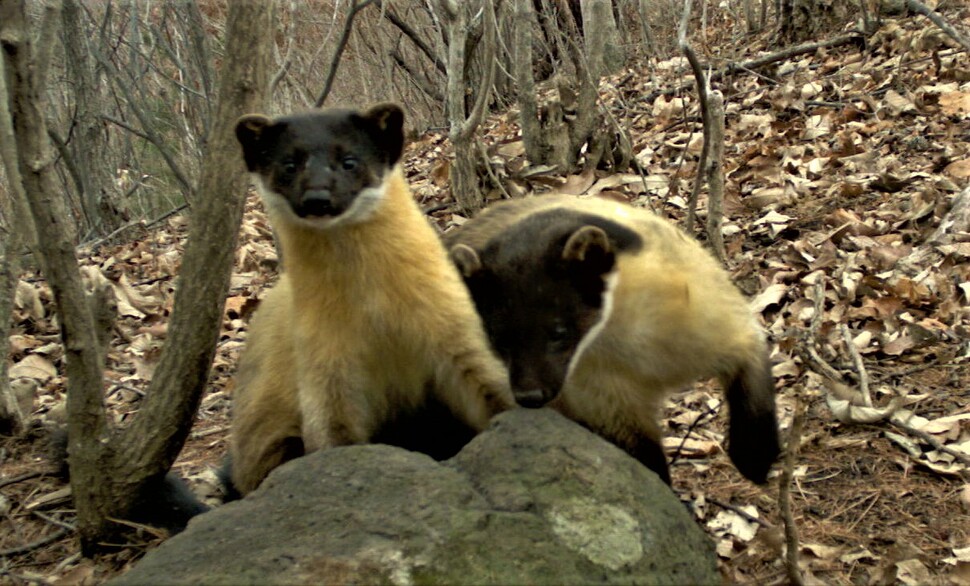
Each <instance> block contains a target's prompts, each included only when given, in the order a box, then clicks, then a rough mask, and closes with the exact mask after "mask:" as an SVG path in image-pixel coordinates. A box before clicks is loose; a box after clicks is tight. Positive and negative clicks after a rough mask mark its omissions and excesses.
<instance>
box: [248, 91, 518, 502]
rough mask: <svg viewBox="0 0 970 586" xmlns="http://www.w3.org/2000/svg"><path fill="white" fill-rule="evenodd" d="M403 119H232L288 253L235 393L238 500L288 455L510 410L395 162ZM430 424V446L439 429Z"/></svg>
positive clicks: (347, 113)
mask: <svg viewBox="0 0 970 586" xmlns="http://www.w3.org/2000/svg"><path fill="white" fill-rule="evenodd" d="M403 121H404V115H403V113H402V111H401V110H400V108H398V107H397V106H395V105H392V104H385V105H379V106H375V107H373V108H371V109H369V110H366V111H363V112H358V111H354V110H344V109H332V110H324V111H317V112H312V113H306V114H299V115H292V116H286V117H282V118H277V119H275V120H271V119H269V118H267V117H265V116H262V115H248V116H244V117H243V118H241V119H240V120H239V122H238V123H237V127H236V135H237V137H238V139H239V142H240V144H241V145H242V148H243V153H244V158H245V160H246V166H247V168H248V169H249V170H250V171H251V172H252V173H253V175H254V176H255V178H256V179H257V184H258V185H257V187H258V189H259V192H260V195H261V197H262V199H263V202H264V204H265V206H266V209H267V212H268V214H269V217H270V222H271V224H272V225H273V227H274V228H275V230H276V232H277V235H278V237H279V242H280V246H281V249H282V255H283V271H282V274H281V276H280V280H279V283H278V284H277V285H276V286H275V287H274V288H273V289H272V290H271V291H270V292H269V293H268V294H267V295H266V297H265V299H264V300H263V301H262V304H261V307H260V308H259V310H258V311H257V313H256V315H255V316H254V318H253V322H252V325H251V328H250V330H249V337H248V340H247V348H246V350H245V352H244V354H243V357H242V359H241V362H240V365H239V373H238V377H237V387H236V391H235V396H234V398H233V401H234V403H233V417H232V434H231V440H230V457H231V479H232V483H233V484H234V486H235V488H236V489H238V490H239V491H240V492H241V493H242V494H246V493H248V492H250V491H252V490H253V489H255V488H256V487H257V486H258V485H259V483H260V482H261V481H262V480H263V478H264V477H265V476H266V475H267V474H268V473H269V472H270V470H272V469H273V468H275V467H276V466H278V465H279V464H280V463H282V462H283V461H285V460H288V459H290V458H293V457H295V456H299V455H302V454H303V453H304V452H309V451H313V450H319V449H324V448H328V447H331V446H338V445H345V444H353V443H362V442H369V441H374V440H375V439H378V438H380V437H382V434H383V433H385V432H387V433H391V432H389V431H388V429H387V428H388V427H391V426H392V425H391V424H393V423H394V422H395V421H396V420H398V419H400V417H401V416H402V415H406V414H408V413H410V412H413V411H418V410H421V409H424V408H425V407H428V406H429V405H432V406H434V405H437V407H438V408H439V411H443V412H450V414H451V415H453V416H454V417H457V419H458V420H460V421H461V422H462V423H464V424H466V425H468V426H469V427H471V428H472V429H473V430H481V429H482V428H484V427H485V426H486V424H487V423H488V420H489V418H490V417H491V416H492V415H493V414H495V413H497V412H499V411H502V410H504V409H506V408H509V407H511V406H513V405H514V404H515V403H514V399H513V398H512V395H511V393H510V391H509V388H508V374H507V372H506V370H505V368H504V367H503V366H502V363H501V362H500V361H499V360H498V359H497V358H496V357H495V356H494V355H493V354H492V352H491V350H490V349H489V346H488V341H487V338H486V336H485V332H484V330H483V328H482V323H481V320H480V318H479V317H478V314H477V313H476V312H475V308H474V305H473V303H472V300H471V298H470V297H469V294H468V291H467V290H466V288H465V287H464V285H463V284H462V281H461V277H460V276H459V275H458V272H457V270H456V269H455V267H454V265H453V264H452V263H451V262H450V261H449V260H448V256H447V253H446V251H445V249H444V247H443V245H442V243H441V241H440V239H439V238H438V235H437V233H436V231H435V230H434V228H433V227H432V226H431V225H430V224H429V223H428V221H427V220H426V219H425V217H424V215H423V214H422V213H421V211H420V210H419V208H418V206H417V204H416V203H415V202H414V200H413V199H412V197H411V194H410V191H409V189H408V186H407V183H406V182H405V179H404V176H403V173H402V172H401V169H400V166H399V165H398V161H399V159H400V157H401V153H402V149H403V145H404V134H403ZM428 423H429V424H430V427H427V428H426V429H425V430H424V433H425V434H428V435H430V442H431V443H432V444H434V443H435V442H436V436H435V434H436V433H437V432H439V431H440V430H441V429H442V428H439V427H437V426H438V425H439V424H441V422H440V421H437V420H436V419H434V418H432V420H431V421H430V422H428Z"/></svg>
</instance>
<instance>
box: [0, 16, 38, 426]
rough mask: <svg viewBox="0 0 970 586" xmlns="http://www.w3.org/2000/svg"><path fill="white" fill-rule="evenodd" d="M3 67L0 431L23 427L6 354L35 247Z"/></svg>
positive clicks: (0, 101) (0, 98) (0, 78)
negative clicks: (24, 254)
mask: <svg viewBox="0 0 970 586" xmlns="http://www.w3.org/2000/svg"><path fill="white" fill-rule="evenodd" d="M4 30H5V29H4V28H0V34H4V33H3V31H4ZM5 69H6V68H5V67H0V157H2V160H3V165H4V170H5V171H6V176H7V187H8V189H7V193H8V197H6V198H3V199H0V214H2V216H3V218H4V219H5V220H6V224H7V225H6V226H0V336H2V338H0V433H17V432H19V431H20V430H21V429H23V428H24V425H25V423H26V414H25V413H24V409H23V408H22V407H21V401H20V398H19V397H17V396H16V394H15V393H14V390H13V389H12V388H11V386H10V378H9V377H8V376H7V360H6V357H7V353H8V351H9V347H10V337H9V328H10V326H11V323H12V318H13V302H14V295H15V294H16V292H17V282H18V281H19V279H20V263H19V262H18V261H19V255H20V253H21V250H22V248H23V244H24V240H26V241H27V243H28V245H29V247H30V248H31V249H35V248H36V238H35V233H34V226H33V222H32V221H30V212H29V211H28V210H27V200H26V197H25V195H24V185H23V182H22V181H21V179H20V169H19V167H18V161H17V150H16V138H15V137H14V131H13V119H12V118H11V116H10V110H9V102H8V100H7V95H8V94H7V82H6V77H7V76H6V74H5Z"/></svg>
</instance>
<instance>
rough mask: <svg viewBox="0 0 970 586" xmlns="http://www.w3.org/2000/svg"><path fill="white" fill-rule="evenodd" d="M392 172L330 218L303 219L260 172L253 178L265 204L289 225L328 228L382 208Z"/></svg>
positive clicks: (367, 216) (359, 219)
mask: <svg viewBox="0 0 970 586" xmlns="http://www.w3.org/2000/svg"><path fill="white" fill-rule="evenodd" d="M390 174H391V171H390V170H388V172H387V173H385V175H384V177H383V178H382V179H381V183H380V184H379V185H377V186H376V187H365V188H364V189H362V190H361V191H360V193H358V194H357V197H355V198H354V201H353V202H352V203H351V204H350V207H349V208H347V210H346V211H345V212H344V213H342V214H340V215H339V216H333V217H329V218H320V217H312V218H301V217H300V216H298V215H296V213H295V212H294V211H293V208H292V207H291V206H290V202H289V201H288V200H287V199H286V198H285V197H283V196H282V195H280V194H279V193H277V192H275V191H273V190H271V189H269V188H268V187H267V186H266V185H265V184H264V183H263V180H262V178H261V177H260V176H259V175H256V174H253V178H254V179H255V182H256V188H257V192H258V193H259V197H260V199H261V200H263V205H264V206H266V211H267V212H268V213H270V214H271V215H274V216H276V217H279V218H282V219H283V220H284V221H286V222H287V223H290V224H297V225H300V226H304V227H306V228H313V229H315V230H329V229H331V228H336V227H337V226H351V225H353V224H360V223H362V222H366V221H367V220H369V219H371V218H372V217H374V214H375V213H376V211H377V208H379V207H380V204H381V202H382V201H384V196H385V195H386V194H387V184H388V179H389V178H390Z"/></svg>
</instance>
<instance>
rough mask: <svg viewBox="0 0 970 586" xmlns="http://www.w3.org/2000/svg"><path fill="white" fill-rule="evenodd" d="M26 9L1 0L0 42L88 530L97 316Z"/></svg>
mask: <svg viewBox="0 0 970 586" xmlns="http://www.w3.org/2000/svg"><path fill="white" fill-rule="evenodd" d="M24 12H25V8H24V3H23V2H22V1H15V0H0V22H3V28H2V29H0V43H2V46H3V55H4V67H5V72H6V75H7V80H8V84H7V92H8V96H9V98H8V99H9V103H10V113H11V114H12V115H13V128H14V134H15V136H16V149H17V156H18V164H19V170H20V175H21V180H22V181H23V186H24V192H25V193H26V195H27V201H28V204H29V206H30V212H31V215H32V216H33V218H34V225H35V227H36V230H37V235H38V250H39V251H40V252H41V255H42V256H43V258H44V263H43V265H44V271H45V273H46V277H47V280H48V282H49V283H50V285H51V289H52V291H53V293H54V301H55V303H56V304H57V307H58V313H59V318H60V319H59V321H60V324H61V337H62V339H63V341H64V354H65V361H66V369H67V376H68V379H69V381H70V382H69V390H68V394H67V409H68V417H69V423H68V435H69V436H72V437H71V440H70V441H71V442H72V445H71V446H70V447H69V450H70V451H71V458H72V462H71V464H72V468H73V467H74V466H75V464H76V465H77V468H78V469H79V470H80V472H79V473H78V474H77V476H76V478H73V477H72V481H74V480H76V481H77V483H80V484H81V486H82V488H81V490H80V491H79V492H80V494H79V493H78V492H75V500H76V502H77V506H78V520H79V527H81V528H82V532H83V531H84V529H85V528H89V526H90V525H91V521H92V520H96V521H97V523H96V524H97V525H98V526H99V527H101V526H103V525H104V524H106V522H107V521H106V519H105V518H106V516H107V514H108V511H107V510H101V509H99V508H97V506H98V505H100V504H101V503H99V502H98V501H96V500H92V499H90V498H88V499H85V497H86V496H89V494H90V493H92V492H93V490H92V489H93V487H94V486H96V485H97V480H98V478H97V476H98V475H99V472H98V471H99V470H103V469H106V468H104V467H102V464H105V463H107V460H105V459H103V458H102V453H101V452H102V451H101V450H97V449H81V448H82V445H81V444H79V443H77V440H78V439H79V438H81V437H83V436H86V437H90V438H91V443H92V444H95V446H94V447H95V448H96V445H97V443H98V441H99V440H105V441H107V440H108V431H109V430H108V428H107V425H106V422H105V416H104V407H103V393H102V384H101V371H102V365H101V362H100V360H99V358H100V352H99V351H98V349H97V347H98V343H97V338H96V336H95V331H94V319H93V317H92V313H91V309H90V307H89V306H88V304H87V300H86V298H85V295H84V290H83V289H82V286H81V280H80V278H79V277H78V266H77V259H76V258H75V256H74V247H73V243H72V242H71V240H70V238H69V235H70V233H71V232H70V230H65V222H66V220H67V218H68V217H69V216H68V213H67V209H66V207H65V205H64V201H63V198H61V197H59V193H60V192H59V189H58V184H57V179H56V177H55V174H54V168H53V153H52V151H51V146H50V143H49V141H48V138H47V133H46V130H45V129H46V128H47V123H46V121H45V117H44V112H43V106H44V100H43V99H42V91H41V88H40V87H38V80H37V79H36V77H35V75H34V71H35V68H34V65H35V64H34V62H33V56H32V54H31V46H30V43H29V41H28V39H29V34H28V28H27V21H26V16H25V14H24ZM75 458H76V461H74V460H75ZM107 469H110V468H107ZM82 535H83V533H82ZM92 543H93V542H92Z"/></svg>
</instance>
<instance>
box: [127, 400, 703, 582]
mask: <svg viewBox="0 0 970 586" xmlns="http://www.w3.org/2000/svg"><path fill="white" fill-rule="evenodd" d="M719 582H720V579H719V577H718V573H717V567H716V562H715V556H714V550H713V545H712V543H711V542H710V540H709V539H708V538H707V536H706V535H705V534H704V533H703V532H702V531H701V530H700V529H699V528H698V527H697V525H696V524H695V523H694V521H693V520H692V519H691V516H690V515H689V514H688V512H687V510H686V508H685V507H684V505H683V504H681V503H680V502H679V501H678V500H677V498H676V497H675V496H674V495H673V493H672V492H671V491H670V490H669V489H668V487H667V486H666V485H665V484H663V483H662V482H661V481H660V480H659V479H658V478H657V476H656V475H655V474H653V473H652V472H650V471H648V470H647V469H646V468H644V467H643V466H641V465H640V464H639V463H638V462H637V461H635V460H634V459H632V458H630V457H629V456H627V455H626V454H625V453H624V452H622V451H621V450H619V449H618V448H616V447H614V446H612V445H611V444H609V443H607V442H605V441H604V440H602V439H600V438H599V437H597V436H595V435H593V434H591V433H590V432H588V431H587V430H585V429H584V428H582V427H580V426H579V425H576V424H575V423H573V422H571V421H569V420H567V419H565V418H563V417H562V416H560V415H559V414H557V413H555V412H553V411H550V410H547V409H540V410H526V409H517V410H514V411H511V412H508V413H504V414H502V415H501V416H499V417H497V418H495V420H494V421H493V424H492V425H491V427H490V428H489V429H488V430H487V431H486V432H484V433H482V434H480V435H479V436H478V437H476V438H475V439H474V440H473V441H472V442H471V443H469V444H468V445H467V446H465V448H464V449H463V450H462V451H461V452H460V453H459V454H458V455H457V456H455V457H454V458H452V459H451V460H448V461H446V462H435V461H434V460H432V459H431V458H429V457H427V456H424V455H423V454H418V453H414V452H408V451H405V450H402V449H399V448H394V447H390V446H384V445H364V446H351V447H344V448H335V449H332V450H327V451H323V452H317V453H314V454H311V455H309V456H306V457H304V458H300V459H298V460H295V461H293V462H290V463H288V464H286V465H284V466H281V467H280V468H278V469H277V470H275V471H274V472H273V473H272V474H271V475H270V476H269V477H268V478H267V479H266V481H265V482H263V485H262V486H261V487H260V488H259V490H257V491H255V492H254V493H252V494H251V495H249V496H248V497H247V498H245V499H243V500H241V501H238V502H233V503H229V504H227V505H224V506H222V507H219V508H217V509H215V510H213V511H211V512H209V513H205V514H203V515H201V516H199V517H196V518H195V519H193V520H192V522H191V523H190V524H189V526H188V528H187V529H186V531H184V532H183V533H181V534H179V535H176V536H175V537H173V538H171V539H170V540H168V541H166V542H165V543H164V544H162V545H161V546H160V547H158V548H157V549H155V550H153V551H151V552H150V553H149V554H148V555H146V556H145V558H144V559H143V560H141V561H140V562H139V563H137V564H136V565H135V566H134V567H133V568H132V569H131V570H130V571H129V572H128V573H127V574H125V575H123V576H121V577H120V578H119V579H117V580H115V581H114V583H115V584H324V583H326V584H394V585H405V584H525V583H527V584H594V583H595V584H599V583H603V584H704V583H710V584H713V583H719Z"/></svg>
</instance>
